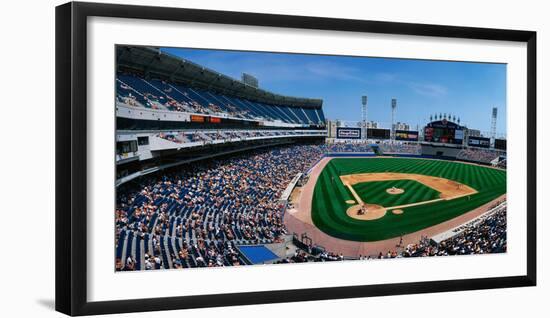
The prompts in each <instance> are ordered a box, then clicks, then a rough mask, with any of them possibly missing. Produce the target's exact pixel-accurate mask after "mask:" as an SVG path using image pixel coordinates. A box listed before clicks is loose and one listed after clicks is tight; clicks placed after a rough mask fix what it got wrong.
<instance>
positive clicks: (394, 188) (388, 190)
mask: <svg viewBox="0 0 550 318" xmlns="http://www.w3.org/2000/svg"><path fill="white" fill-rule="evenodd" d="M386 192H387V193H389V194H401V193H403V192H405V190H403V189H400V188H396V187H393V188H389V189H386Z"/></svg>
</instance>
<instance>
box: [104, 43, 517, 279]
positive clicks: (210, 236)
mask: <svg viewBox="0 0 550 318" xmlns="http://www.w3.org/2000/svg"><path fill="white" fill-rule="evenodd" d="M192 58H193V55H190V57H189V59H188V58H187V57H182V56H181V55H178V54H175V53H173V52H172V51H169V50H165V49H162V48H153V47H142V46H127V45H124V46H123V45H119V46H117V47H116V61H117V65H116V72H115V73H116V74H115V84H114V85H115V93H116V94H115V95H116V97H115V101H114V104H115V112H116V136H115V139H116V140H115V142H116V158H115V159H116V184H115V191H116V207H115V215H114V222H115V242H114V245H115V247H114V253H115V270H116V271H140V270H160V269H184V268H197V267H220V266H242V265H255V264H287V263H303V262H326V261H347V260H371V259H391V258H407V257H428V256H452V255H474V254H487V253H505V252H506V248H507V245H506V211H507V209H506V138H505V135H503V134H501V135H499V134H497V132H496V123H497V115H498V109H497V108H496V107H491V106H488V110H489V111H490V112H489V113H490V116H488V117H489V118H487V121H490V123H491V125H490V127H491V129H490V132H487V133H485V132H484V133H481V131H480V130H479V129H476V128H477V127H469V126H470V125H466V124H464V123H461V119H460V118H459V116H458V115H453V114H449V113H441V112H436V113H433V112H432V113H431V114H430V113H426V114H421V115H422V116H426V120H424V121H423V122H422V123H421V125H417V127H416V128H415V129H412V128H411V126H410V125H407V124H404V123H401V122H397V123H396V122H395V121H394V118H395V117H396V113H397V109H398V107H397V99H396V98H392V97H391V96H389V97H388V101H389V102H388V103H387V107H386V106H383V108H384V109H387V112H388V115H391V124H389V125H382V124H380V123H375V122H373V121H371V122H369V121H368V120H367V110H368V109H369V107H371V106H369V103H368V100H367V96H366V95H365V96H362V95H358V96H355V98H356V99H357V100H358V102H357V105H356V106H357V107H356V109H355V111H360V112H361V120H354V121H341V120H336V119H334V120H333V119H332V117H329V118H331V119H329V118H326V117H325V116H326V114H327V112H326V110H327V107H329V106H327V105H326V101H325V100H324V98H318V97H315V98H312V97H297V96H288V95H285V94H279V93H275V92H272V91H271V90H267V89H264V88H263V87H262V86H261V85H259V83H260V80H263V78H261V77H260V78H259V79H258V78H256V77H255V76H254V75H251V74H248V73H242V77H241V78H240V79H237V78H235V77H231V76H229V75H225V74H223V73H222V72H221V71H220V72H218V71H216V70H214V69H211V68H209V67H207V66H206V65H201V64H200V63H199V62H194V61H193V60H192ZM272 75H273V76H275V75H274V74H272ZM304 95H307V92H304ZM372 107H374V106H372ZM381 107H382V106H381ZM458 112H460V111H457V113H458ZM388 117H389V116H388Z"/></svg>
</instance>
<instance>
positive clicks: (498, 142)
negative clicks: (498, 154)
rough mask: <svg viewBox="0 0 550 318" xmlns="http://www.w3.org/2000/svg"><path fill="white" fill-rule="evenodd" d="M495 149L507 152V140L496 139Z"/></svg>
mask: <svg viewBox="0 0 550 318" xmlns="http://www.w3.org/2000/svg"><path fill="white" fill-rule="evenodd" d="M495 149H500V150H506V139H495Z"/></svg>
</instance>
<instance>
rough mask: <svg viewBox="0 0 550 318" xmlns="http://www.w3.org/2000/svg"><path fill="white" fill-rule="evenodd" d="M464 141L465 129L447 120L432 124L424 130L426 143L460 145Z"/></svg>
mask: <svg viewBox="0 0 550 318" xmlns="http://www.w3.org/2000/svg"><path fill="white" fill-rule="evenodd" d="M463 140H464V129H463V127H462V126H459V125H457V124H455V123H452V122H450V121H447V120H445V119H444V120H440V121H434V122H431V123H429V124H428V125H427V126H426V127H425V128H424V141H428V142H439V143H444V144H456V145H460V144H462V141H463Z"/></svg>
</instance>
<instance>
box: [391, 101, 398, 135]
mask: <svg viewBox="0 0 550 318" xmlns="http://www.w3.org/2000/svg"><path fill="white" fill-rule="evenodd" d="M396 109H397V99H396V98H392V99H391V136H390V140H391V141H392V142H393V141H394V140H395V111H396Z"/></svg>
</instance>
